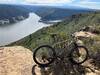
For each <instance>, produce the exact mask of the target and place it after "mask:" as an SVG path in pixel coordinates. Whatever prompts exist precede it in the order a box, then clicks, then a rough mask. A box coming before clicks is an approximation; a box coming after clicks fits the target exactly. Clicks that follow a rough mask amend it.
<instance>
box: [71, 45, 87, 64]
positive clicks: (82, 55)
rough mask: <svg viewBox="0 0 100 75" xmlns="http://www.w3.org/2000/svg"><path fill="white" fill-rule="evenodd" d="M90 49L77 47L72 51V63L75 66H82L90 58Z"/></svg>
mask: <svg viewBox="0 0 100 75" xmlns="http://www.w3.org/2000/svg"><path fill="white" fill-rule="evenodd" d="M88 55H89V54H88V49H87V48H86V47H84V46H77V47H76V48H75V49H73V50H72V51H71V61H72V62H73V63H75V64H82V63H84V62H85V61H86V60H87V58H88Z"/></svg>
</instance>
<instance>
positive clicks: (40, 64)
mask: <svg viewBox="0 0 100 75" xmlns="http://www.w3.org/2000/svg"><path fill="white" fill-rule="evenodd" d="M42 47H47V48H49V49H50V50H51V51H52V52H53V55H52V56H53V58H52V59H51V61H49V62H48V63H46V64H42V63H40V62H38V60H37V59H36V53H37V52H38V51H39V50H40V48H42ZM55 55H56V52H55V49H54V48H52V47H51V46H49V45H41V46H39V47H38V48H36V49H35V51H34V53H33V60H34V62H35V63H36V64H38V65H39V66H41V67H48V66H49V65H50V64H51V63H53V62H54V60H55V58H54V57H55Z"/></svg>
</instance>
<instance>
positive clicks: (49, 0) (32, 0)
mask: <svg viewBox="0 0 100 75" xmlns="http://www.w3.org/2000/svg"><path fill="white" fill-rule="evenodd" d="M25 1H26V2H28V3H65V2H66V3H70V2H72V1H73V0H25Z"/></svg>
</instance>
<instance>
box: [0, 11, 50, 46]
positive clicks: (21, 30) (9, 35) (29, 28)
mask: <svg viewBox="0 0 100 75" xmlns="http://www.w3.org/2000/svg"><path fill="white" fill-rule="evenodd" d="M39 19H40V17H39V16H37V15H36V14H34V13H30V16H29V18H28V19H25V20H23V21H20V22H18V23H15V24H12V25H5V26H0V46H3V45H7V44H9V43H11V42H15V41H17V40H19V39H21V38H23V37H25V36H27V35H29V34H31V33H34V32H35V31H37V30H39V29H41V28H42V27H46V26H50V24H44V23H40V22H38V21H39Z"/></svg>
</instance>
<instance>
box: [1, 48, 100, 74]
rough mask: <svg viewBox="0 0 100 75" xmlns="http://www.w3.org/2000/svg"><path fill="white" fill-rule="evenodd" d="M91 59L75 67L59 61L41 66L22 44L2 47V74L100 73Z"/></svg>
mask: <svg viewBox="0 0 100 75" xmlns="http://www.w3.org/2000/svg"><path fill="white" fill-rule="evenodd" d="M91 61H92V60H88V61H86V62H85V63H84V64H82V65H78V66H75V65H74V66H73V67H72V66H70V65H69V64H67V65H66V67H65V65H61V64H62V63H61V62H59V63H58V64H55V65H54V66H53V67H52V68H50V67H48V68H42V67H41V68H40V67H38V66H37V65H36V64H35V63H34V61H33V58H32V52H31V51H30V50H29V49H26V48H24V47H21V46H13V47H1V48H0V75H100V70H99V69H96V67H95V66H94V65H92V64H91V63H90V62H91ZM80 69H83V70H82V71H81V70H80ZM73 70H74V71H73ZM83 71H84V72H83ZM64 72H66V73H64Z"/></svg>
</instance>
